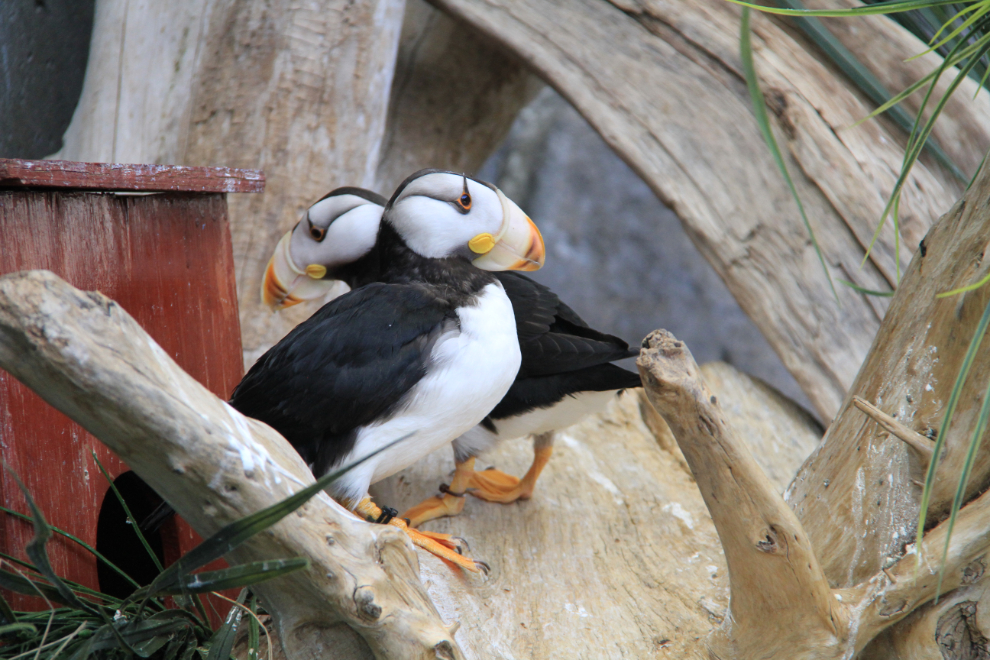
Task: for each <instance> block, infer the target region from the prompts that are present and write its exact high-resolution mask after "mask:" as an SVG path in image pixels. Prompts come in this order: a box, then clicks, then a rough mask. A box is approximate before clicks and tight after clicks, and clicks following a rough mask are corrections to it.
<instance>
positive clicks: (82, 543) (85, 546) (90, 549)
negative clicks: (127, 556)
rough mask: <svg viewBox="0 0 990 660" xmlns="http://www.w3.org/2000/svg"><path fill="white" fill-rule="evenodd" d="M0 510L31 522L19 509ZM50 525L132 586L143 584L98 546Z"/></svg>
mask: <svg viewBox="0 0 990 660" xmlns="http://www.w3.org/2000/svg"><path fill="white" fill-rule="evenodd" d="M0 512H3V513H6V514H8V515H11V516H14V517H16V518H20V519H21V520H26V521H28V522H31V516H29V515H26V514H23V513H20V512H19V511H14V510H13V509H8V508H7V507H5V506H0ZM49 527H50V528H51V530H52V531H53V532H55V533H56V534H58V535H59V536H64V537H65V538H67V539H69V540H70V541H72V542H73V543H75V544H77V545H79V546H80V547H81V548H83V549H84V550H86V552H88V553H90V554H91V555H93V556H94V557H96V558H97V559H99V560H100V561H102V562H103V563H104V564H106V565H107V566H109V567H110V568H111V569H112V570H113V571H114V572H115V573H117V574H118V575H120V576H121V577H123V578H124V579H125V580H127V581H128V582H130V583H131V585H132V586H134V587H140V586H141V585H140V584H138V583H137V582H136V581H135V580H134V578H132V577H131V576H130V575H128V574H127V573H125V572H124V571H123V570H122V569H121V568H119V567H118V566H116V565H115V564H114V563H113V562H111V561H110V560H109V559H107V558H106V557H104V556H103V555H101V554H100V553H99V552H97V551H96V548H94V547H93V546H91V545H90V544H88V543H86V542H85V541H83V540H82V539H79V538H77V537H75V536H73V535H72V534H69V533H68V532H66V531H64V530H62V529H59V528H58V527H55V526H53V525H49Z"/></svg>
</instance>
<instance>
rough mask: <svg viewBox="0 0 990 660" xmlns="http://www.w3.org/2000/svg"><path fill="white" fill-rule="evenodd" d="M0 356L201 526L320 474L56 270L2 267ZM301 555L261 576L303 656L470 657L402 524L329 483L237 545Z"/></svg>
mask: <svg viewBox="0 0 990 660" xmlns="http://www.w3.org/2000/svg"><path fill="white" fill-rule="evenodd" d="M0 367H2V368H4V369H6V370H7V371H9V372H10V373H11V374H13V375H14V376H15V377H17V378H18V379H19V380H21V381H22V382H24V383H25V384H26V385H28V386H29V387H31V388H32V389H34V390H35V391H36V392H38V393H39V394H40V395H41V396H42V397H43V398H45V400H46V401H48V402H49V403H50V404H52V405H53V406H55V407H56V408H58V409H59V410H61V411H62V412H64V413H66V414H67V415H69V416H70V417H72V418H73V419H74V420H75V421H77V422H79V423H80V424H81V425H82V426H84V427H85V428H86V430H88V431H90V432H91V433H93V434H94V435H95V436H97V437H98V438H99V439H100V440H101V441H102V442H104V443H105V444H107V446H109V447H110V448H111V449H113V450H114V451H115V452H116V453H117V454H118V455H119V456H120V457H121V458H122V459H124V460H125V461H126V462H127V463H128V465H129V466H130V467H131V468H132V469H133V470H134V471H135V472H137V474H138V475H139V476H140V477H141V478H142V479H144V480H145V481H146V482H147V483H149V484H150V485H151V486H152V487H154V488H155V490H156V491H158V492H159V493H161V494H162V495H163V496H164V497H166V498H167V499H168V501H169V503H170V504H172V505H173V506H174V507H175V508H176V510H177V511H178V512H179V513H180V514H181V515H182V516H183V517H184V518H185V519H186V520H187V521H189V522H190V524H192V525H193V527H194V528H195V529H196V530H197V531H198V532H199V533H200V534H202V535H204V536H206V535H208V534H211V533H213V532H215V531H217V530H218V529H220V528H221V527H222V526H223V525H225V524H228V523H230V522H233V521H234V520H236V519H238V518H240V517H243V516H244V515H247V514H249V513H253V512H254V511H257V510H259V509H261V508H263V507H266V506H269V505H272V504H275V503H276V502H278V501H279V500H281V499H283V498H285V497H287V496H289V495H291V494H292V493H293V492H295V491H297V490H298V489H299V488H300V487H302V486H305V485H307V484H310V483H312V482H313V475H312V474H311V473H310V471H309V470H308V468H307V467H306V465H305V464H304V463H303V462H302V460H301V459H300V458H299V455H298V454H297V453H296V452H295V451H294V450H293V449H292V447H291V446H290V445H289V444H288V442H286V441H285V439H284V438H282V437H281V436H279V435H278V434H277V433H275V432H274V431H273V430H272V429H271V428H270V427H268V426H266V425H264V424H261V423H259V422H256V421H254V420H251V419H248V418H246V417H243V416H242V415H240V414H239V413H238V412H237V411H235V410H234V409H232V408H231V407H230V406H228V405H227V404H225V403H224V402H223V401H222V400H221V399H218V398H217V397H216V396H214V395H213V394H211V393H210V392H209V391H208V390H206V389H205V388H204V387H203V386H201V385H200V384H199V383H197V382H196V381H195V380H193V378H192V377H190V376H189V375H188V374H186V373H185V372H183V371H182V370H181V369H180V368H179V367H178V366H176V364H175V363H174V362H173V361H172V360H171V359H170V358H169V357H168V356H167V355H166V354H165V352H164V351H162V350H161V348H159V346H158V345H157V344H155V343H154V341H153V340H152V339H151V338H150V337H149V336H148V335H147V334H146V333H145V332H144V330H142V329H141V327H140V326H139V325H138V324H137V322H135V321H134V319H132V318H131V317H130V315H128V314H127V313H126V312H125V311H124V310H123V309H122V308H120V307H119V306H118V305H117V304H116V303H114V302H113V301H111V300H110V299H108V298H106V297H105V296H103V295H101V294H99V293H95V292H91V293H84V292H82V291H79V290H78V289H75V288H73V287H71V286H70V285H68V284H66V283H65V282H64V281H63V280H61V279H59V278H58V277H56V276H55V275H53V274H51V273H49V272H47V271H30V272H21V273H14V274H11V275H6V276H4V277H0ZM293 556H302V557H307V558H309V559H310V561H311V566H310V568H309V569H307V570H304V571H300V572H297V573H294V574H292V575H290V576H286V577H283V578H279V579H276V580H273V581H270V582H266V583H264V584H261V585H258V586H257V587H256V590H257V591H258V593H259V595H260V596H261V597H262V599H263V601H264V602H265V605H266V607H267V608H268V610H269V611H270V612H271V613H272V614H273V615H274V616H275V621H276V627H277V629H278V632H279V637H280V638H281V640H282V642H283V644H284V645H285V649H286V652H287V654H288V657H290V658H293V660H297V659H300V658H318V657H325V655H324V653H323V651H322V649H334V650H335V653H336V652H340V654H341V656H343V657H368V656H369V654H373V655H374V657H378V658H423V659H426V658H448V659H449V658H460V657H463V656H462V654H461V652H460V650H459V648H458V647H457V645H456V643H455V642H454V640H453V638H452V636H451V634H450V632H449V631H448V630H447V628H446V627H445V626H444V624H443V622H442V621H441V620H440V617H439V616H438V614H437V611H436V609H435V608H434V606H433V604H432V603H431V602H430V599H429V597H428V596H427V594H426V592H425V591H424V589H423V586H422V584H421V583H420V581H419V578H418V564H417V560H416V555H415V553H414V552H413V550H412V545H411V543H410V542H409V540H408V538H407V537H406V536H405V535H404V534H402V533H401V532H399V531H398V530H396V529H393V528H389V527H388V526H383V525H372V524H368V523H365V522H363V521H361V520H359V519H358V518H356V517H354V516H353V515H352V514H350V513H349V512H347V511H346V510H344V509H343V508H341V507H340V506H339V505H337V504H336V503H335V502H333V501H332V500H331V499H330V498H329V497H327V496H326V495H325V494H320V495H319V496H317V497H315V498H313V499H312V500H310V502H309V503H307V504H306V505H305V506H304V507H303V508H302V509H300V510H299V511H298V512H297V513H295V514H292V515H290V516H288V517H286V518H284V519H283V520H282V521H281V522H279V523H278V524H276V525H274V526H273V527H271V528H270V529H269V530H268V531H266V532H264V533H261V534H258V535H256V536H254V537H253V538H251V539H250V540H248V541H246V542H245V543H244V544H243V545H242V546H240V547H239V548H238V549H237V550H235V551H234V552H233V553H232V554H231V556H230V557H229V558H230V559H231V560H232V561H234V562H237V563H239V562H248V561H258V560H261V559H271V558H275V557H293ZM336 657H340V656H336Z"/></svg>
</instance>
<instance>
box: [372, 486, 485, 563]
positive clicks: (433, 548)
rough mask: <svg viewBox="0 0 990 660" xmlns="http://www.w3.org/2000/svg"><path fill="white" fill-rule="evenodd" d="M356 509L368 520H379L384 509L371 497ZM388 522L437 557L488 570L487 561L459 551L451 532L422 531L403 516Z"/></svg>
mask: <svg viewBox="0 0 990 660" xmlns="http://www.w3.org/2000/svg"><path fill="white" fill-rule="evenodd" d="M354 510H355V511H356V512H357V514H358V515H359V517H361V518H364V519H365V520H367V521H368V522H377V521H378V520H379V519H380V518H381V516H382V510H381V509H380V508H378V506H376V505H375V503H374V502H372V501H371V498H370V497H366V498H364V499H363V500H361V501H360V502H358V505H357V506H356V507H355V508H354ZM388 524H389V525H392V526H393V527H398V528H399V529H401V530H402V531H404V532H405V533H406V534H407V535H408V536H409V539H410V540H411V541H412V542H413V545H416V546H419V547H420V548H423V549H424V550H426V551H427V552H429V553H430V554H433V555H436V556H437V557H440V558H441V559H444V560H446V561H449V562H450V563H452V564H454V565H455V566H460V567H461V568H463V569H465V570H468V571H471V572H472V573H480V572H482V571H484V572H486V573H487V572H488V564H486V563H485V562H483V561H477V560H474V559H468V558H467V557H465V556H464V555H462V554H460V553H459V552H457V550H456V548H457V543H456V542H455V541H454V537H452V536H451V535H450V534H438V533H436V532H421V531H419V530H415V529H412V528H411V527H409V526H408V525H406V521H405V520H403V519H402V518H392V519H391V520H390V521H389V522H388Z"/></svg>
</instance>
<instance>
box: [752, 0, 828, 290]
mask: <svg viewBox="0 0 990 660" xmlns="http://www.w3.org/2000/svg"><path fill="white" fill-rule="evenodd" d="M739 55H740V58H741V59H742V68H743V73H744V74H745V76H746V87H747V88H748V89H749V97H750V100H751V101H752V102H753V113H754V114H755V115H756V123H757V124H758V125H759V127H760V132H761V133H763V139H764V141H765V142H766V143H767V147H768V148H769V149H770V153H771V155H772V156H773V159H774V162H776V163H777V168H778V169H779V170H780V173H781V175H783V177H784V180H785V181H786V182H787V187H788V188H789V189H790V191H791V196H792V197H793V198H794V201H795V203H796V204H797V207H798V211H800V212H801V219H802V220H803V221H804V226H805V228H806V229H807V230H808V235H809V236H810V237H811V244H812V245H813V246H814V248H815V254H817V255H818V261H819V262H820V263H821V265H822V270H823V271H824V272H825V278H826V279H827V280H828V285H829V287H830V288H831V289H832V295H833V296H834V297H835V302H836V303H838V302H839V294H838V292H837V291H836V290H835V284H834V283H833V282H832V275H831V274H830V273H829V272H828V266H827V265H826V264H825V257H824V256H822V251H821V248H820V247H819V246H818V239H817V238H815V232H814V230H813V229H812V228H811V222H810V221H809V220H808V215H807V213H805V211H804V204H802V203H801V198H800V196H798V193H797V188H796V187H795V186H794V181H793V180H792V179H791V175H790V173H789V172H788V171H787V164H786V163H785V162H784V156H783V155H782V154H781V152H780V147H779V146H778V145H777V139H776V138H775V137H774V135H773V130H772V129H771V128H770V119H769V117H767V106H766V102H765V101H764V100H763V92H761V91H760V83H759V79H758V78H757V76H756V67H755V65H754V64H753V45H752V41H751V36H750V29H749V8H746V9H743V13H742V24H741V28H740V39H739Z"/></svg>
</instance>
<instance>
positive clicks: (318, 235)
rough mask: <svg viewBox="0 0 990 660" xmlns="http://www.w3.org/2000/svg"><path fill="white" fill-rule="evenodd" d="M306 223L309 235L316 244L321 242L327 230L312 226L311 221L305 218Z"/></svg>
mask: <svg viewBox="0 0 990 660" xmlns="http://www.w3.org/2000/svg"><path fill="white" fill-rule="evenodd" d="M306 222H308V223H309V235H310V236H312V237H313V240H315V241H316V242H317V243H319V242H321V241H322V240H323V239H324V238H325V237H326V235H327V230H326V229H323V228H322V227H317V226H316V225H314V224H313V221H312V220H310V219H309V218H306Z"/></svg>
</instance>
